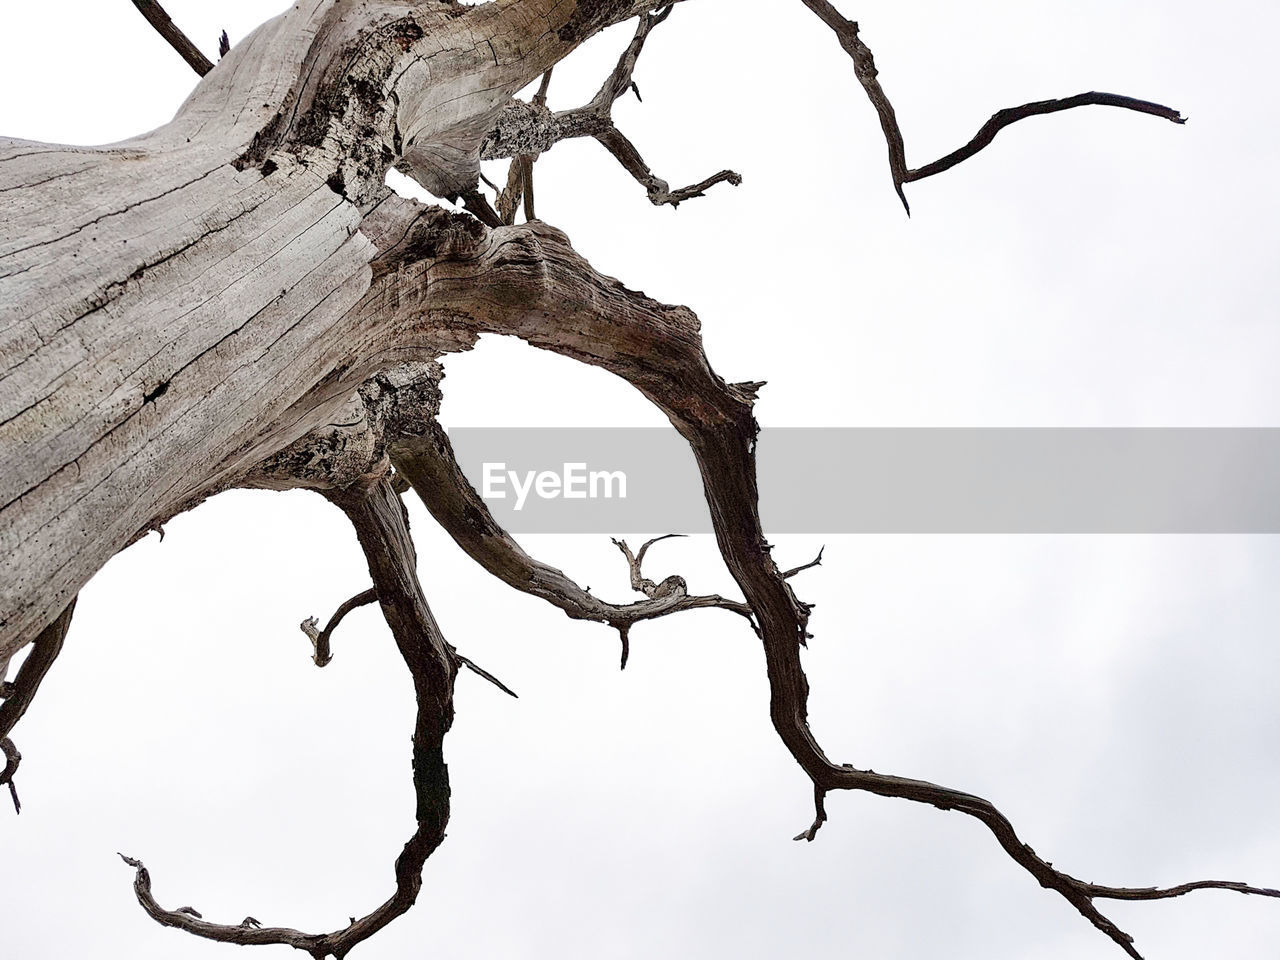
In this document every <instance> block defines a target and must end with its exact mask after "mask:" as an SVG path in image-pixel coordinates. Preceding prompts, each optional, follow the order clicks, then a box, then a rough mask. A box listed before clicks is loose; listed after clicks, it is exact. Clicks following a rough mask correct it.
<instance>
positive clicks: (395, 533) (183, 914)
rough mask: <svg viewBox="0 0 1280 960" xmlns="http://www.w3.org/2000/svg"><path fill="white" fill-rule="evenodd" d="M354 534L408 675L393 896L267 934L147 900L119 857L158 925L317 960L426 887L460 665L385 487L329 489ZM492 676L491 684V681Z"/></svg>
mask: <svg viewBox="0 0 1280 960" xmlns="http://www.w3.org/2000/svg"><path fill="white" fill-rule="evenodd" d="M326 496H327V497H328V498H329V499H330V500H332V501H333V502H334V503H336V504H337V505H338V506H339V507H341V508H342V510H343V512H344V513H345V514H346V515H347V518H348V519H349V520H350V521H351V524H352V526H353V527H355V531H356V536H357V537H358V539H359V541H360V546H361V547H362V548H363V550H364V553H365V558H366V559H367V560H368V563H369V573H370V575H371V576H372V578H373V582H374V590H375V591H376V593H377V597H378V602H379V603H380V605H381V607H382V613H383V616H384V617H385V618H386V621H387V625H388V626H389V627H390V628H391V633H392V636H393V637H394V639H395V642H396V646H397V648H398V649H399V650H400V655H401V657H402V658H403V659H404V662H405V666H406V667H408V669H409V673H410V674H411V675H412V677H413V687H414V695H415V697H416V700H417V715H416V720H415V722H414V731H413V785H414V792H415V796H416V798H417V803H416V812H415V818H416V820H417V829H416V830H415V831H414V834H413V836H412V837H410V838H409V841H408V842H407V843H406V844H405V846H404V849H403V850H402V851H401V853H400V856H399V857H397V858H396V862H395V892H394V893H393V894H392V895H391V896H390V897H389V898H388V899H387V900H386V901H385V902H383V903H382V904H381V905H380V906H378V907H377V908H376V909H374V910H373V911H371V912H370V913H368V914H366V915H365V916H364V917H361V918H360V919H353V920H352V922H351V923H350V924H349V925H348V926H346V927H344V928H343V929H341V930H335V931H333V932H331V933H324V934H312V933H304V932H302V931H300V930H295V929H293V928H291V927H266V926H262V925H261V924H259V923H258V921H256V920H254V919H253V918H252V917H246V918H245V920H243V921H241V922H240V923H238V924H221V923H211V922H209V921H207V920H204V919H201V918H200V916H199V915H198V914H193V913H192V912H191V910H190V909H189V908H183V909H179V910H166V909H164V908H163V907H161V906H160V905H159V903H157V902H156V900H155V898H154V896H152V893H151V875H150V873H149V872H148V871H147V868H146V867H145V866H143V864H142V862H141V861H139V860H136V859H133V858H131V857H125V856H124V855H123V854H121V857H122V858H123V859H124V861H125V862H126V863H127V864H129V865H130V866H132V867H133V868H134V869H135V871H136V872H135V875H134V884H133V886H134V892H135V894H136V895H137V897H138V902H139V903H140V904H142V908H143V909H144V910H145V911H146V912H147V914H148V915H149V916H150V917H151V918H152V919H154V920H155V921H156V922H157V923H161V924H164V925H165V926H169V927H177V928H179V929H181V930H185V931H186V932H188V933H191V934H194V935H195V936H198V937H203V938H204V939H206V940H216V941H219V942H221V943H234V944H239V945H241V946H251V945H263V944H281V945H285V946H290V947H293V948H295V949H297V950H301V951H303V952H305V953H308V954H310V955H311V956H312V957H315V958H317V960H323V958H325V957H335V958H338V960H341V958H343V957H345V956H346V955H347V954H348V953H349V952H350V951H351V949H352V948H353V947H355V946H356V945H357V944H359V943H361V942H362V941H364V940H367V939H368V938H369V937H371V936H373V935H374V934H375V933H377V932H378V931H379V930H381V929H382V928H383V927H385V926H386V925H387V924H388V923H390V922H391V921H392V920H394V919H396V918H397V917H399V916H401V915H402V914H404V913H405V912H406V911H407V910H408V909H409V908H410V907H411V906H413V904H414V902H415V901H416V899H417V897H418V892H419V890H420V889H421V887H422V868H423V866H424V865H425V863H426V861H427V858H428V857H429V856H430V855H431V854H432V853H433V852H434V851H435V849H436V847H438V846H439V845H440V843H441V842H442V841H443V840H444V831H445V826H446V825H447V823H448V821H449V770H448V767H447V766H446V764H445V762H444V753H443V742H444V736H445V734H446V733H448V731H449V727H450V726H451V725H452V723H453V683H454V678H455V677H456V675H457V667H458V658H457V656H456V654H455V653H454V651H453V649H452V647H450V646H449V644H448V642H447V641H446V640H445V639H444V636H443V634H442V633H441V632H440V628H439V626H438V625H437V624H436V621H435V618H434V616H432V613H431V610H430V608H429V607H428V606H427V602H426V597H425V596H424V595H423V592H422V585H421V584H420V583H419V581H418V575H417V569H416V563H417V558H416V555H415V552H414V548H413V541H412V539H411V538H410V535H409V526H408V516H407V514H406V512H405V509H404V504H403V503H402V502H401V500H400V497H399V495H398V494H397V493H396V491H395V489H394V487H393V486H392V484H391V482H390V481H389V480H386V479H383V480H380V481H377V482H376V483H374V484H373V485H372V488H371V489H368V490H361V489H350V490H344V491H330V492H327V493H326ZM490 679H492V678H490Z"/></svg>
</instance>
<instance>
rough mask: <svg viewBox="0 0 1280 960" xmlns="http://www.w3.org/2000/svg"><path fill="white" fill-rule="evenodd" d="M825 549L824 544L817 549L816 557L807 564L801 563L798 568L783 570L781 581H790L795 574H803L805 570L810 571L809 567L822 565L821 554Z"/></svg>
mask: <svg viewBox="0 0 1280 960" xmlns="http://www.w3.org/2000/svg"><path fill="white" fill-rule="evenodd" d="M826 549H827V548H826V545H825V544H824V545H823V546H821V547H819V548H818V555H817V556H816V557H814V558H813V559H812V560H810V561H809V562H808V563H802V564H800V566H798V567H792V568H791V569H790V570H784V571H783V572H782V579H783V580H790V579H791V578H792V577H794V576H795V575H796V574H797V573H803V572H804V571H805V570H808V569H810V568H811V567H817V566H821V564H822V553H823V551H824V550H826Z"/></svg>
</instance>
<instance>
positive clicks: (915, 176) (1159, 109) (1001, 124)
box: [903, 91, 1187, 183]
mask: <svg viewBox="0 0 1280 960" xmlns="http://www.w3.org/2000/svg"><path fill="white" fill-rule="evenodd" d="M1090 105H1093V106H1101V107H1120V108H1122V109H1124V110H1134V111H1136V112H1138V113H1149V114H1151V115H1152V116H1153V117H1161V118H1162V119H1165V120H1170V121H1172V122H1173V123H1186V122H1187V118H1186V117H1184V116H1183V115H1182V114H1181V113H1179V112H1178V111H1177V110H1174V109H1173V108H1172V107H1166V106H1165V105H1164V104H1161V103H1152V102H1151V101H1150V100H1138V99H1137V98H1135V97H1125V96H1121V95H1120V94H1118V93H1099V92H1097V91H1090V92H1089V93H1079V94H1076V95H1075V96H1074V97H1065V98H1063V99H1061V100H1037V101H1036V102H1034V103H1024V104H1023V105H1022V106H1020V107H1006V108H1005V109H1003V110H997V111H996V112H995V113H994V114H992V116H991V119H990V120H988V121H987V122H986V123H984V124H983V125H982V129H980V130H979V131H978V132H977V133H976V134H974V136H973V139H972V140H970V141H969V142H968V143H966V144H965V145H964V146H963V147H961V148H960V149H959V150H954V151H952V152H951V153H948V154H947V155H946V156H945V157H942V158H941V159H938V160H935V161H933V163H926V164H925V165H924V166H923V167H917V168H916V169H914V170H908V171H907V173H906V175H905V177H904V178H903V179H904V180H905V181H906V182H908V183H911V182H913V181H915V180H923V179H924V178H925V177H932V176H933V175H934V174H938V173H942V172H943V171H944V170H950V169H951V168H952V167H954V166H955V165H956V164H957V163H962V162H963V161H965V160H968V159H969V158H970V157H972V156H973V155H974V154H975V153H977V152H978V151H979V150H981V149H982V148H983V147H985V146H987V145H988V144H990V143H991V141H992V140H994V139H995V138H996V134H997V133H999V132H1000V131H1001V130H1003V129H1004V128H1005V127H1007V126H1009V124H1011V123H1017V122H1018V121H1019V120H1025V119H1026V118H1027V117H1038V116H1042V115H1044V114H1046V113H1057V112H1059V111H1060V110H1071V109H1073V108H1075V107H1086V106H1090Z"/></svg>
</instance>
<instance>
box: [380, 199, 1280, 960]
mask: <svg viewBox="0 0 1280 960" xmlns="http://www.w3.org/2000/svg"><path fill="white" fill-rule="evenodd" d="M495 234H497V235H498V236H499V237H500V238H501V242H502V243H504V244H506V245H508V246H510V245H513V244H515V245H518V246H519V247H520V248H521V249H520V256H519V257H514V256H512V255H511V254H510V253H507V254H505V256H504V259H503V262H502V265H501V266H498V265H496V264H495V263H492V262H491V263H489V264H488V266H489V267H490V268H491V269H490V270H489V272H487V273H486V274H485V275H484V276H483V278H479V277H477V276H476V275H475V274H472V275H471V277H472V282H473V283H477V282H478V283H480V284H481V285H482V289H483V288H484V287H486V286H488V287H489V288H490V292H489V293H487V294H485V293H481V294H480V297H481V299H483V300H484V302H485V303H486V305H487V306H486V308H485V309H484V310H483V311H480V312H478V313H477V314H476V315H473V316H472V318H471V321H472V322H473V323H475V324H476V325H477V330H478V331H481V332H494V333H504V334H508V335H512V336H516V337H519V338H521V339H523V340H525V341H527V342H528V343H530V344H532V345H533V346H536V347H540V348H542V349H547V350H551V351H553V352H556V353H560V354H563V355H565V356H569V357H572V358H574V359H577V360H580V361H582V362H585V363H588V364H591V365H594V366H599V367H601V368H603V369H606V370H610V371H612V372H613V373H615V374H617V375H618V376H620V377H622V378H623V379H625V380H626V381H627V382H629V383H631V384H632V385H633V386H635V387H636V388H637V389H638V390H639V391H640V392H641V393H642V394H644V396H646V397H647V398H649V399H650V400H651V401H652V402H653V403H654V404H655V405H657V406H658V408H659V409H661V410H662V411H663V412H664V413H665V414H666V416H667V418H668V419H669V420H670V421H671V423H672V425H673V426H674V427H675V428H676V430H678V431H679V432H680V434H681V435H682V436H683V437H684V438H685V439H686V440H687V441H688V443H689V445H690V447H691V449H692V450H693V453H694V456H695V458H696V460H697V463H698V468H699V471H700V472H701V475H702V480H703V489H704V492H705V495H706V498H707V505H708V508H709V511H710V514H711V519H712V524H713V528H714V530H715V535H716V542H717V545H718V546H719V548H720V553H721V556H722V557H723V558H724V560H725V563H726V565H727V566H728V568H729V571H730V573H731V574H732V575H733V577H734V579H735V580H736V581H737V583H738V586H739V587H740V588H741V589H742V591H743V595H744V597H745V598H746V601H747V606H748V607H749V608H750V610H751V611H752V612H753V613H754V615H755V620H756V623H757V624H758V627H759V633H760V636H761V639H762V641H763V646H764V653H765V662H766V668H767V673H768V681H769V689H770V704H769V711H770V717H771V720H772V722H773V726H774V729H775V730H776V731H777V733H778V736H779V737H780V739H781V740H782V742H783V744H784V745H785V746H786V748H787V750H788V751H789V752H790V753H791V755H792V757H793V758H794V759H795V760H796V762H797V763H798V764H799V765H800V767H801V768H802V769H803V770H804V771H805V773H806V774H808V776H809V778H810V780H811V781H812V782H813V785H814V789H815V798H816V800H817V817H816V818H815V821H814V824H813V825H812V826H811V827H810V828H809V830H807V831H806V832H805V833H803V834H801V835H800V836H801V837H802V838H807V839H812V836H813V834H815V833H816V831H817V828H818V827H819V826H820V825H821V823H822V821H823V820H824V819H825V811H824V809H823V802H822V801H823V798H825V795H826V794H827V793H828V792H830V791H832V790H860V791H865V792H868V793H874V794H876V795H879V796H884V797H893V798H898V799H904V800H910V801H913V802H916V803H925V804H929V805H931V806H934V807H937V808H939V809H942V810H956V811H959V812H961V813H964V814H966V815H968V816H970V817H973V818H974V819H976V820H978V821H979V822H981V823H982V824H983V825H985V826H986V827H987V828H988V829H989V830H990V831H991V833H992V834H993V836H994V837H995V839H996V841H997V843H999V845H1000V846H1001V848H1002V849H1003V850H1004V851H1005V853H1006V854H1007V855H1008V856H1009V857H1010V858H1011V859H1012V860H1013V861H1014V862H1015V863H1017V864H1018V865H1019V866H1021V867H1022V868H1023V869H1024V870H1026V871H1027V872H1028V873H1029V874H1031V875H1032V876H1033V877H1034V878H1035V879H1036V880H1037V882H1039V883H1040V885H1041V886H1044V887H1046V888H1048V889H1050V890H1054V891H1056V892H1057V893H1058V894H1059V895H1060V896H1062V897H1063V898H1064V899H1065V900H1066V901H1067V902H1068V903H1070V904H1071V905H1072V906H1073V907H1074V908H1075V909H1076V910H1077V911H1078V912H1079V913H1080V914H1081V915H1082V916H1084V917H1085V918H1086V919H1088V920H1089V921H1090V922H1091V923H1092V924H1093V925H1094V926H1095V927H1097V928H1098V929H1099V930H1101V931H1102V932H1103V933H1105V934H1106V935H1107V936H1108V937H1109V938H1110V939H1111V940H1113V941H1114V942H1115V943H1117V944H1118V945H1120V946H1121V947H1122V948H1124V949H1125V950H1126V951H1127V952H1128V953H1129V955H1130V956H1132V957H1138V956H1139V954H1138V953H1137V951H1136V949H1135V948H1134V947H1133V943H1132V938H1131V937H1129V935H1128V934H1126V933H1125V932H1124V931H1123V930H1121V929H1120V928H1119V927H1117V926H1116V925H1115V924H1114V923H1113V922H1112V921H1111V920H1110V919H1109V918H1107V917H1106V916H1104V915H1103V914H1102V913H1101V912H1100V911H1099V910H1098V909H1097V908H1096V907H1095V905H1094V902H1093V901H1094V900H1095V899H1159V898H1162V897H1172V896H1180V895H1182V894H1184V893H1187V892H1190V891H1193V890H1198V889H1205V888H1222V889H1230V890H1236V891H1238V892H1242V893H1249V894H1256V895H1260V896H1274V895H1275V891H1273V890H1271V889H1270V888H1263V887H1253V886H1249V885H1248V884H1243V883H1235V882H1229V881H1196V882H1193V883H1189V884H1184V885H1181V886H1178V887H1172V888H1168V889H1166V890H1155V889H1145V888H1125V887H1105V886H1100V885H1095V884H1091V883H1086V882H1084V881H1081V880H1078V879H1077V878H1075V877H1072V876H1071V875H1069V874H1067V873H1065V872H1063V871H1060V870H1057V869H1056V868H1054V867H1053V866H1052V864H1050V863H1049V862H1047V861H1045V860H1043V859H1041V858H1040V857H1039V856H1038V855H1037V854H1036V853H1035V851H1034V850H1033V849H1032V848H1031V847H1030V846H1028V845H1026V844H1025V843H1023V842H1022V840H1021V839H1020V838H1019V837H1018V835H1017V833H1016V831H1015V830H1014V828H1013V825H1012V823H1011V822H1010V821H1009V820H1008V818H1007V817H1005V815H1004V814H1003V813H1001V812H1000V811H999V810H998V809H997V808H996V807H995V806H994V805H993V804H992V803H991V802H990V801H988V800H986V799H984V798H982V797H978V796H975V795H973V794H970V793H966V792H964V791H961V790H956V789H953V788H949V787H944V786H940V785H938V784H934V783H930V782H928V781H924V780H914V779H909V778H905V777H897V776H890V775H886V774H880V773H875V772H874V771H871V770H859V769H856V768H854V767H851V766H846V765H840V764H836V763H833V762H832V761H830V760H829V759H828V758H827V756H826V755H825V753H824V752H823V750H822V748H821V746H820V745H819V744H818V742H817V740H816V739H815V738H814V735H813V733H812V731H811V730H810V728H809V724H808V695H809V685H808V680H807V678H806V676H805V672H804V668H803V665H802V663H801V659H800V650H801V647H802V646H803V644H804V640H805V639H806V637H807V636H808V633H807V630H806V627H807V623H808V617H809V609H810V608H809V606H808V605H807V604H804V603H802V602H800V600H799V599H798V598H797V597H796V595H795V593H794V592H793V591H792V589H791V586H790V583H789V581H788V579H787V576H786V574H784V572H783V571H781V570H779V569H778V567H777V565H776V564H775V563H774V561H773V558H772V556H771V555H770V550H771V547H770V544H769V543H768V542H767V540H766V539H765V536H764V532H763V530H762V528H761V525H760V516H759V510H758V491H757V486H756V465H755V444H756V436H757V433H758V426H757V424H756V421H755V417H754V415H753V413H752V405H753V402H754V398H755V391H756V388H757V386H758V384H755V383H750V384H729V383H726V382H725V381H723V380H722V379H721V378H720V377H718V376H717V375H716V374H715V372H714V371H713V370H712V369H711V366H710V363H709V362H708V361H707V358H706V354H705V352H704V351H703V348H702V341H701V337H700V336H699V333H698V321H697V318H696V317H695V316H694V315H693V314H692V313H691V312H690V311H689V310H687V309H686V308H683V307H671V306H666V305H663V304H660V303H657V302H656V301H654V300H652V299H650V298H648V297H646V296H645V295H644V294H642V293H638V292H636V291H632V290H628V289H627V288H626V287H624V286H623V285H622V284H621V283H619V282H618V281H616V280H614V279H612V278H610V277H605V276H602V275H601V274H599V273H597V272H596V271H595V270H594V269H592V268H591V266H590V265H589V264H588V263H587V262H586V261H585V260H583V259H582V258H581V257H580V256H579V255H578V254H577V253H576V252H575V251H574V250H573V249H572V247H571V246H570V245H569V243H568V240H567V238H566V237H564V235H563V234H561V233H559V232H558V231H555V230H553V229H551V228H549V227H547V226H546V225H545V224H536V223H535V224H527V225H525V226H524V227H520V228H506V230H505V231H496V232H495ZM535 264H536V267H535V266H533V265H535ZM472 265H473V268H474V265H475V261H474V260H473V261H472ZM436 293H437V295H438V294H439V293H440V291H439V289H438V288H437V289H436ZM392 456H393V459H394V458H395V454H394V453H393V454H392ZM397 468H399V465H398V464H397ZM405 472H406V475H408V476H409V477H410V479H411V480H413V476H412V474H411V473H410V471H409V470H408V469H406V471H405ZM414 486H415V489H417V488H418V486H419V484H418V483H417V482H415V483H414ZM435 486H436V487H444V486H446V485H445V484H435ZM456 486H457V485H456V484H454V487H456ZM455 496H456V491H455ZM429 506H430V504H429ZM452 506H453V508H454V509H457V510H462V509H464V508H465V506H466V501H465V498H464V499H463V500H462V501H459V502H455V503H453V504H452ZM433 512H434V511H433ZM469 522H476V523H477V524H478V526H479V527H480V528H482V529H483V528H484V526H485V518H484V516H483V515H480V517H479V520H478V521H477V520H476V518H474V517H473V518H472V520H471V521H468V520H467V519H466V518H465V517H463V516H458V517H456V518H452V519H451V520H450V522H449V523H447V524H446V526H451V527H453V528H455V529H456V528H463V531H464V538H463V539H462V540H459V542H460V543H463V545H464V547H467V548H468V552H469V553H472V555H473V556H476V557H477V559H480V561H481V563H482V564H483V565H484V566H486V567H487V568H489V569H491V570H493V569H494V567H495V566H498V567H500V563H501V562H511V560H510V558H511V556H512V555H513V551H512V550H511V547H510V546H507V545H505V544H504V545H503V548H502V549H501V550H499V551H498V552H497V554H496V558H497V562H495V558H494V557H489V556H486V555H485V552H484V548H485V546H486V543H487V541H486V537H485V536H484V535H482V534H474V535H466V533H465V528H466V526H467V524H468V523H469ZM487 522H488V523H492V521H491V519H490V520H488V521H487ZM499 534H500V531H499ZM464 541H467V542H464ZM499 542H500V541H499ZM468 543H469V544H470V546H469V547H468ZM516 549H518V548H516ZM518 556H519V557H523V554H519V555H518ZM524 561H525V562H519V561H517V562H515V563H514V565H513V567H512V568H510V569H508V570H507V576H509V577H510V578H511V579H510V580H509V582H513V585H516V586H519V587H520V589H524V590H526V591H527V592H531V593H533V592H537V590H536V589H535V588H534V587H533V586H532V585H531V584H530V583H529V582H528V581H527V580H526V579H525V578H528V577H530V576H531V572H530V569H529V565H528V561H527V558H524ZM790 572H792V571H787V573H790ZM556 573H558V571H556ZM504 579H506V577H504ZM552 594H553V596H554V595H555V591H552ZM557 600H558V601H559V605H562V606H569V607H572V604H569V603H566V601H565V599H564V598H563V597H557V598H556V599H553V602H557ZM571 615H573V614H572V613H571Z"/></svg>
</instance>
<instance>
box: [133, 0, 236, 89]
mask: <svg viewBox="0 0 1280 960" xmlns="http://www.w3.org/2000/svg"><path fill="white" fill-rule="evenodd" d="M133 5H134V6H135V7H137V8H138V10H139V12H140V13H141V14H142V15H143V16H144V17H146V18H147V23H149V24H151V26H153V27H155V28H156V32H157V33H159V34H160V36H162V37H164V38H165V39H166V40H167V41H169V46H171V47H173V49H175V50H177V51H178V55H179V56H181V57H182V59H183V60H185V61H187V65H188V66H190V67H191V69H192V70H194V71H195V72H196V73H197V74H199V75H200V76H202V77H203V76H204V75H205V74H206V73H208V72H209V71H210V70H212V69H213V64H212V63H210V62H209V58H208V57H206V56H205V55H204V54H203V53H201V52H200V50H199V48H198V47H197V46H196V45H195V44H194V43H192V42H191V41H190V40H189V39H188V38H187V35H186V34H185V33H183V32H182V31H181V30H180V29H178V25H177V24H175V23H174V22H173V21H172V20H170V19H169V14H167V13H165V11H164V7H162V6H160V4H159V3H157V2H156V0H133ZM226 36H227V35H226V32H225V31H224V32H223V34H222V44H225V45H226V50H223V49H222V48H221V47H222V44H220V45H219V53H223V54H225V53H226V51H227V50H230V49H231V46H230V44H229V43H227V42H226Z"/></svg>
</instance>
